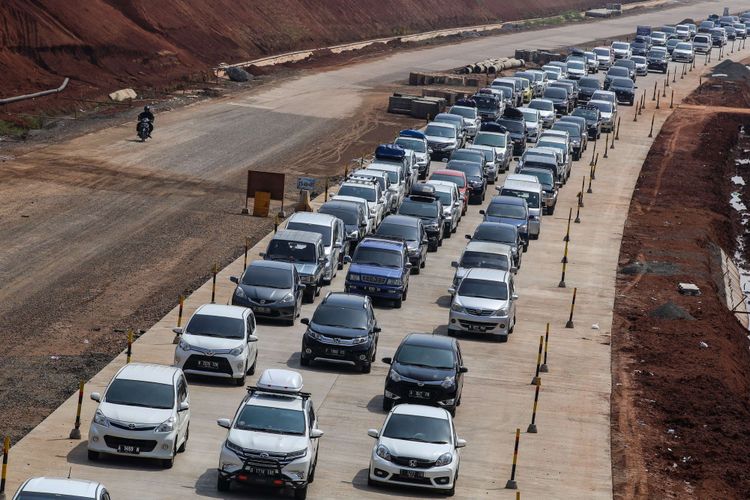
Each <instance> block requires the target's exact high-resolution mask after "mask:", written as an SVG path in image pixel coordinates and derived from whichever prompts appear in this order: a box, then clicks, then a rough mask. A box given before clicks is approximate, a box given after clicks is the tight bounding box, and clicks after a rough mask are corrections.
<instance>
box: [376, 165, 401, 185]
mask: <svg viewBox="0 0 750 500" xmlns="http://www.w3.org/2000/svg"><path fill="white" fill-rule="evenodd" d="M370 170H377V171H378V172H385V173H386V174H388V180H389V181H391V184H398V183H399V179H398V172H397V171H395V170H380V169H378V168H372V169H370Z"/></svg>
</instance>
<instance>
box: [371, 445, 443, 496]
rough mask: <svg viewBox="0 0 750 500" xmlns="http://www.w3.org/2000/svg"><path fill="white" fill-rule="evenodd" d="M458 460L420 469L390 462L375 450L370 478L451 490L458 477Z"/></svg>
mask: <svg viewBox="0 0 750 500" xmlns="http://www.w3.org/2000/svg"><path fill="white" fill-rule="evenodd" d="M456 462H457V460H456V458H455V457H454V458H453V462H451V463H450V464H448V465H445V466H442V467H434V466H433V467H429V468H426V469H418V468H412V467H407V466H403V465H397V464H395V463H393V462H389V461H387V460H385V459H384V458H380V457H379V456H378V455H377V454H375V452H374V451H373V452H372V457H371V458H370V479H371V480H373V481H377V482H380V483H384V484H397V485H403V486H411V487H417V488H429V489H436V490H449V489H451V488H453V482H454V479H455V477H456V465H457V464H456ZM404 473H407V474H408V475H409V476H413V477H408V476H407V475H405V474H404ZM414 476H416V477H414Z"/></svg>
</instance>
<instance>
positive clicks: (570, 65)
mask: <svg viewBox="0 0 750 500" xmlns="http://www.w3.org/2000/svg"><path fill="white" fill-rule="evenodd" d="M568 69H580V70H583V69H585V67H584V65H583V63H582V62H579V61H570V62H568Z"/></svg>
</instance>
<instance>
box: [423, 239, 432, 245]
mask: <svg viewBox="0 0 750 500" xmlns="http://www.w3.org/2000/svg"><path fill="white" fill-rule="evenodd" d="M429 243H430V240H428V239H427V238H424V239H423V240H422V244H423V245H427V244H429Z"/></svg>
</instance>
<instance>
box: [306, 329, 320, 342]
mask: <svg viewBox="0 0 750 500" xmlns="http://www.w3.org/2000/svg"><path fill="white" fill-rule="evenodd" d="M307 334H308V335H309V336H310V338H313V339H315V340H320V334H319V333H318V332H316V331H315V330H311V329H309V328H308V330H307Z"/></svg>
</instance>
